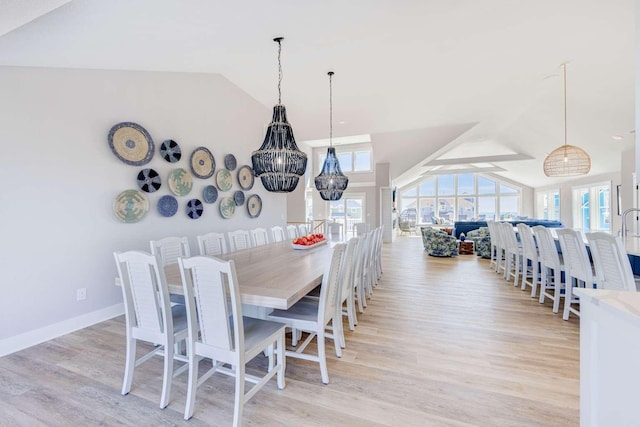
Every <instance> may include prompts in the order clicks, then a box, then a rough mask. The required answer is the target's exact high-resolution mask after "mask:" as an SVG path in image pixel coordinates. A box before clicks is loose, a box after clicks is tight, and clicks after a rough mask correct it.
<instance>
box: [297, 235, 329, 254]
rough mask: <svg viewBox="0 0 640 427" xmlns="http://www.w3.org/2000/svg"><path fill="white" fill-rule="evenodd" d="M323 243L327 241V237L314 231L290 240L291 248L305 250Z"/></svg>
mask: <svg viewBox="0 0 640 427" xmlns="http://www.w3.org/2000/svg"><path fill="white" fill-rule="evenodd" d="M325 243H327V239H325V238H324V235H323V234H322V233H315V234H309V235H308V236H302V237H298V238H297V239H293V240H292V241H291V247H292V248H293V249H302V250H305V249H311V248H315V247H316V246H320V245H324V244H325Z"/></svg>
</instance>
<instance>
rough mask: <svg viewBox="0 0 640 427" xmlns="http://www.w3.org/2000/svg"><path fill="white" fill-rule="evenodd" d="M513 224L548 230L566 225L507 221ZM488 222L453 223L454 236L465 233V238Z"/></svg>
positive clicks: (530, 221) (535, 221) (549, 222)
mask: <svg viewBox="0 0 640 427" xmlns="http://www.w3.org/2000/svg"><path fill="white" fill-rule="evenodd" d="M507 222H510V223H511V224H513V225H514V226H515V225H516V224H527V225H528V226H529V227H533V226H535V225H543V226H545V227H547V228H562V227H564V224H562V221H555V220H548V219H514V220H512V221H507ZM486 226H487V221H456V222H454V223H453V235H454V236H456V239H459V238H460V233H464V234H465V236H466V235H467V234H468V233H469V232H470V231H471V230H477V229H478V228H480V227H486Z"/></svg>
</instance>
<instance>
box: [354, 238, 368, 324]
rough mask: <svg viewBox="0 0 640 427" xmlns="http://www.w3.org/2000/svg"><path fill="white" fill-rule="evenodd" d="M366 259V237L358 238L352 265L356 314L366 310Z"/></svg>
mask: <svg viewBox="0 0 640 427" xmlns="http://www.w3.org/2000/svg"><path fill="white" fill-rule="evenodd" d="M366 257H367V236H366V234H365V235H364V236H361V237H359V238H358V243H357V246H356V248H355V254H354V264H353V289H354V298H355V300H356V301H357V303H358V312H359V313H364V309H365V308H367V297H366V291H365V284H364V283H365V280H366V273H365V268H366Z"/></svg>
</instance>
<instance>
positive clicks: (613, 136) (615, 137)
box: [611, 135, 624, 141]
mask: <svg viewBox="0 0 640 427" xmlns="http://www.w3.org/2000/svg"><path fill="white" fill-rule="evenodd" d="M611 139H615V140H616V141H620V140H622V139H624V136H622V135H611Z"/></svg>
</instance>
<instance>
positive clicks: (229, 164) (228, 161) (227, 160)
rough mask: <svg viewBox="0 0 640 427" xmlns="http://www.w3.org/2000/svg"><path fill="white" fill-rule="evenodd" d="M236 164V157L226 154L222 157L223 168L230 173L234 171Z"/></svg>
mask: <svg viewBox="0 0 640 427" xmlns="http://www.w3.org/2000/svg"><path fill="white" fill-rule="evenodd" d="M237 165H238V162H236V156H234V155H233V154H227V155H226V156H224V167H225V168H227V169H229V170H230V171H232V170H234V169H235V168H236V166H237Z"/></svg>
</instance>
